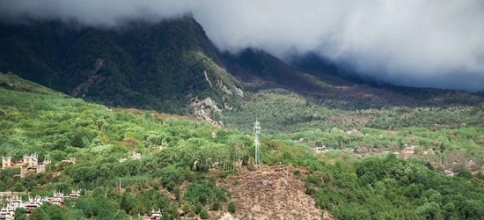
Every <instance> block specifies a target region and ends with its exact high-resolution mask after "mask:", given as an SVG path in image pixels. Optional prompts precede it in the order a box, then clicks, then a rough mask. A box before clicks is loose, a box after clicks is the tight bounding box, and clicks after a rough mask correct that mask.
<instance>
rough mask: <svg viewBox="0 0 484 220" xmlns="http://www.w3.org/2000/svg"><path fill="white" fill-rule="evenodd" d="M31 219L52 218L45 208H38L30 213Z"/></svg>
mask: <svg viewBox="0 0 484 220" xmlns="http://www.w3.org/2000/svg"><path fill="white" fill-rule="evenodd" d="M29 220H50V218H49V216H48V215H47V213H45V212H44V210H43V209H41V208H36V209H34V211H32V213H30V215H29Z"/></svg>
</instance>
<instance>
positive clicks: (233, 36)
mask: <svg viewBox="0 0 484 220" xmlns="http://www.w3.org/2000/svg"><path fill="white" fill-rule="evenodd" d="M186 12H192V13H193V16H194V17H195V19H196V20H197V21H198V22H199V23H200V24H201V25H202V26H203V27H204V29H205V31H206V33H207V35H208V36H209V38H210V39H211V40H212V41H213V42H214V43H215V45H216V46H217V47H218V48H219V49H221V50H228V51H232V52H237V51H238V50H240V49H243V48H247V47H254V48H259V49H263V50H266V51H268V52H270V53H272V54H274V55H276V56H278V57H281V58H283V57H284V56H285V55H286V54H287V53H288V52H289V51H290V52H295V51H296V52H298V53H306V52H316V53H318V54H320V55H321V56H322V57H325V58H327V59H330V60H332V61H334V62H337V63H343V62H344V63H349V64H351V66H352V67H353V68H354V69H355V70H356V71H357V72H359V73H360V74H364V75H368V76H372V77H375V78H378V79H380V80H383V81H388V82H392V83H396V84H403V85H411V86H432V87H442V88H453V89H466V90H471V91H476V90H483V89H484V1H481V0H464V1H455V0H406V1H396V0H376V1H374V0H360V1H356V0H351V1H350V0H306V1H295V0H266V1H258V0H236V1H225V0H206V1H196V0H186V1H152V0H138V1H130V0H97V1H94V0H84V1H62V0H43V1H28V0H18V1H2V2H1V3H0V13H1V14H2V15H3V19H7V20H11V21H12V20H16V21H18V20H19V19H21V18H26V17H27V18H32V19H61V20H64V21H72V20H74V21H78V22H81V23H83V24H86V25H91V26H104V27H111V26H116V25H119V24H120V22H121V21H123V20H125V19H145V20H151V21H159V20H161V19H166V18H173V17H176V16H180V15H182V14H184V13H186Z"/></svg>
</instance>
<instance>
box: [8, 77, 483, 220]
mask: <svg viewBox="0 0 484 220" xmlns="http://www.w3.org/2000/svg"><path fill="white" fill-rule="evenodd" d="M0 97H1V98H0V106H1V109H0V119H1V120H0V134H1V135H0V154H1V155H2V156H10V157H12V158H13V159H14V160H19V159H21V158H22V157H23V156H24V155H30V154H37V155H38V157H39V161H43V160H44V159H47V160H50V161H51V163H50V164H49V165H48V167H47V168H46V171H45V172H44V173H30V174H27V175H26V176H25V177H20V176H19V175H18V174H19V169H13V168H7V169H3V170H1V175H0V191H15V192H20V193H24V194H23V197H27V195H28V194H29V195H51V193H52V192H53V191H61V192H64V193H69V192H70V191H71V190H72V189H80V190H81V197H80V198H78V199H75V200H67V201H66V204H65V207H64V208H63V209H61V208H59V207H58V206H55V205H48V204H47V205H43V206H41V208H38V209H35V210H34V212H32V213H31V214H30V216H29V217H27V216H26V215H25V213H26V210H22V209H19V210H17V211H16V213H17V214H16V219H131V218H137V216H138V214H141V215H145V214H149V213H150V211H151V210H153V209H155V210H156V209H160V210H161V211H162V213H163V216H162V219H177V218H188V219H189V218H201V219H209V218H214V217H215V216H217V215H218V214H217V213H218V212H232V213H237V207H236V206H235V203H234V202H233V201H234V198H232V197H231V194H230V193H229V192H228V191H227V190H226V189H224V188H223V187H221V186H219V184H218V183H219V182H220V181H223V180H224V179H225V178H227V177H229V176H233V175H235V174H237V173H238V172H239V171H240V170H241V169H248V170H254V169H256V166H255V165H254V163H253V161H254V158H253V155H254V148H253V137H252V133H251V132H250V126H251V125H250V124H251V122H253V120H252V119H251V117H253V116H255V115H257V117H258V118H259V120H260V121H261V123H262V125H263V135H262V137H261V139H260V140H261V161H262V164H264V166H271V165H277V164H279V163H282V164H291V165H292V166H295V167H297V168H298V169H296V170H294V171H293V172H294V173H293V174H294V176H296V177H297V178H299V179H300V180H301V181H304V182H305V188H306V193H307V194H308V195H311V196H312V197H313V198H314V200H315V202H316V206H317V207H319V208H321V209H324V210H328V211H330V212H331V213H332V216H333V218H335V219H481V218H482V216H483V215H484V213H483V210H484V203H483V200H482V198H484V190H483V186H484V174H483V173H482V168H481V166H482V164H483V162H484V157H483V156H482V155H484V154H483V152H482V151H483V150H482V146H483V145H484V135H483V134H484V131H483V128H482V116H480V115H479V114H478V111H479V108H480V107H479V106H475V107H472V106H462V107H455V108H450V107H449V108H447V109H441V110H429V109H424V108H422V109H417V108H415V109H410V108H395V109H358V110H351V109H347V110H343V109H342V108H333V107H330V106H329V105H318V104H315V103H314V102H308V101H307V100H305V99H303V98H301V97H300V96H298V95H297V94H293V93H291V92H282V93H281V92H277V91H276V92H271V91H262V92H259V93H256V94H253V95H251V96H250V98H247V99H251V98H257V100H258V101H257V102H253V103H255V104H254V106H252V105H249V106H247V107H246V111H242V112H238V114H236V113H237V112H232V113H230V112H226V113H224V114H225V115H224V116H223V117H227V118H224V120H225V121H226V123H227V126H228V127H227V128H224V127H214V126H212V125H211V124H209V123H207V122H204V121H200V120H197V119H195V118H192V117H187V116H176V115H167V114H162V113H158V112H156V111H148V110H137V109H123V108H109V107H106V106H103V105H98V104H90V103H87V102H85V101H83V100H81V99H74V98H71V97H69V96H67V95H64V94H62V93H59V92H55V91H53V90H50V89H47V88H45V87H42V86H39V85H37V84H35V83H31V82H29V81H26V80H23V79H21V78H19V77H17V76H15V75H13V74H0ZM261 97H262V98H261ZM429 108H430V107H429ZM255 111H256V112H255ZM292 112H297V114H292ZM232 114H233V115H232ZM311 118H313V120H311ZM314 118H320V119H321V120H315V119H314ZM382 118H383V119H382ZM403 119H405V120H403ZM237 120H239V121H237ZM243 120H246V121H243ZM315 121H316V122H315ZM289 124H292V125H294V127H293V130H289V131H287V130H286V131H284V129H282V128H280V127H281V126H288V125H289ZM436 124H438V125H436ZM389 126H391V127H389ZM322 145H325V147H326V148H327V150H326V152H325V153H316V152H315V151H314V148H315V147H319V146H322ZM410 145H416V146H417V147H416V148H415V154H414V155H412V156H410V157H409V158H407V159H403V158H401V157H398V156H396V154H394V153H392V152H400V151H401V150H402V149H405V148H406V147H407V146H410ZM362 149H366V150H365V152H362ZM429 150H432V151H433V152H434V153H433V154H426V155H424V154H422V152H423V151H429ZM385 152H386V153H385ZM356 154H360V155H361V154H362V155H364V158H363V159H357V157H356ZM134 155H138V157H135V156H134ZM69 158H75V161H76V162H75V163H66V162H63V160H67V159H69ZM469 160H472V161H473V162H474V164H473V165H472V166H470V165H469V163H468V162H469ZM238 161H240V162H241V164H242V166H238V165H236V164H237V162H238ZM445 169H452V170H453V172H454V173H455V176H453V177H449V176H446V175H443V171H444V170H445ZM302 171H304V172H302ZM27 193H28V194H27Z"/></svg>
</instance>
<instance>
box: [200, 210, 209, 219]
mask: <svg viewBox="0 0 484 220" xmlns="http://www.w3.org/2000/svg"><path fill="white" fill-rule="evenodd" d="M200 218H201V219H209V218H210V215H209V214H208V212H207V210H206V209H205V208H202V211H200Z"/></svg>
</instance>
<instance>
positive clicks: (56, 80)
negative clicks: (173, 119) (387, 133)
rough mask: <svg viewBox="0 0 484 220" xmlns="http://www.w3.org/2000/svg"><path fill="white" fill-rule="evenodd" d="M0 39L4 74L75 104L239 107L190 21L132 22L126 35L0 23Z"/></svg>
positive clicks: (231, 85) (181, 109) (232, 85)
mask: <svg viewBox="0 0 484 220" xmlns="http://www.w3.org/2000/svg"><path fill="white" fill-rule="evenodd" d="M0 33H1V34H0V51H2V53H1V54H0V71H2V72H14V73H15V74H18V75H19V76H21V77H23V78H25V79H28V80H31V81H34V82H37V83H39V84H42V85H44V86H47V87H49V88H52V89H55V90H57V91H61V92H63V93H65V94H69V95H73V96H75V97H82V98H83V99H86V100H89V101H93V102H97V103H103V104H105V105H108V106H112V107H115V106H123V107H128V108H129V107H137V108H142V109H150V110H156V111H159V112H167V113H177V114H184V115H188V114H190V113H191V112H190V110H191V109H190V106H189V104H190V100H191V99H192V98H196V97H198V99H200V100H202V99H205V98H207V97H211V98H212V99H213V100H214V101H216V102H217V105H219V107H220V108H222V107H223V106H224V103H226V104H227V105H228V106H231V107H238V104H239V102H240V101H238V100H239V99H240V98H239V96H237V95H236V94H237V92H236V86H237V87H238V88H240V85H239V83H238V82H237V81H236V80H235V79H234V78H233V77H232V75H230V74H229V73H227V72H226V71H225V70H224V69H223V68H221V66H223V65H222V64H221V62H220V61H219V59H218V57H217V52H216V49H215V48H214V46H213V45H212V43H211V42H210V40H209V39H208V38H207V37H206V35H205V33H204V31H203V29H202V27H201V26H200V25H199V24H198V23H197V22H196V21H195V20H194V19H193V18H192V17H191V16H189V15H187V16H184V17H181V18H178V19H173V20H167V21H163V22H160V23H157V24H152V23H146V22H141V21H139V22H131V23H127V24H126V25H125V28H123V29H122V30H105V29H97V28H91V27H82V28H72V27H69V25H66V24H63V23H61V22H54V21H53V22H38V23H37V22H32V23H31V24H29V25H20V26H16V25H8V24H0ZM34 35H35V36H36V37H32V36H34ZM26 56H28V58H26ZM205 73H206V75H207V77H205ZM207 79H208V80H207ZM208 81H210V82H208ZM0 86H1V85H0ZM224 86H225V88H224ZM224 90H225V91H224Z"/></svg>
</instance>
